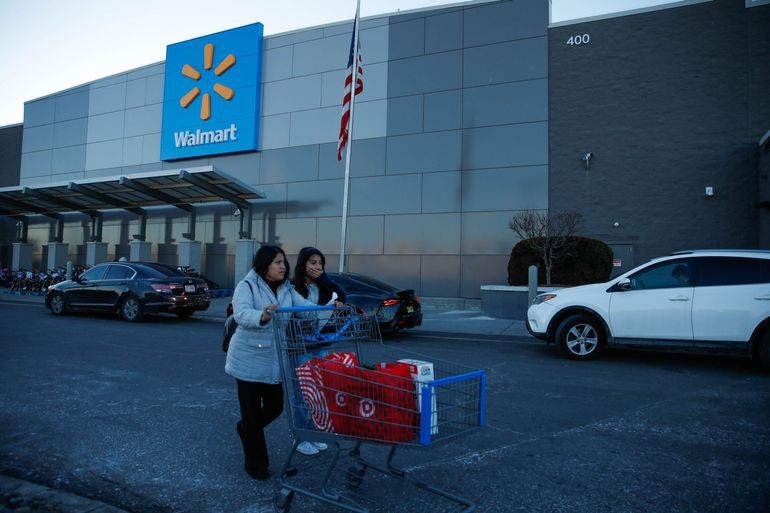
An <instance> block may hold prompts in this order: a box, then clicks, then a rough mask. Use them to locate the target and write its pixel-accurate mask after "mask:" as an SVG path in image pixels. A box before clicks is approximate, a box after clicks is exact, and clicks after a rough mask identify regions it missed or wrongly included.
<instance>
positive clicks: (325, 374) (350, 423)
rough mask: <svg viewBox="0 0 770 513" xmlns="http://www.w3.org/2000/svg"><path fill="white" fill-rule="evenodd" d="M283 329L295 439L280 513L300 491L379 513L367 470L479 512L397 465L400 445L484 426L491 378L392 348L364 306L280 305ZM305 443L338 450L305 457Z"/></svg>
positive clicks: (452, 507) (446, 507) (279, 329)
mask: <svg viewBox="0 0 770 513" xmlns="http://www.w3.org/2000/svg"><path fill="white" fill-rule="evenodd" d="M273 322H274V334H275V341H276V347H277V350H278V353H279V356H280V358H279V360H280V367H281V375H282V378H283V385H284V387H283V388H284V395H285V404H286V412H287V415H288V418H289V425H290V429H291V433H292V436H293V439H294V445H293V447H292V450H291V451H290V453H289V456H288V458H287V459H286V462H285V463H284V466H283V469H282V470H281V473H280V475H281V478H280V483H281V490H280V491H279V492H278V493H277V494H276V495H275V496H274V498H273V506H274V507H275V510H276V511H277V512H279V513H284V512H288V511H289V510H290V508H291V504H292V500H293V498H294V495H295V493H296V494H300V495H304V496H308V497H311V498H314V499H316V500H319V501H322V502H324V503H327V504H331V505H334V506H336V507H339V508H341V509H345V510H348V511H354V512H360V513H367V512H370V511H372V510H376V509H379V508H372V509H370V508H369V507H367V506H366V505H365V504H366V502H367V500H363V499H371V496H372V494H371V493H367V492H363V491H362V485H363V484H364V477H365V476H366V473H367V470H372V471H376V472H379V473H380V474H381V475H382V476H385V477H389V478H394V479H396V480H398V481H399V482H400V483H401V485H400V486H402V487H406V488H408V489H410V490H413V489H414V487H416V488H417V489H419V490H420V494H421V495H423V496H427V497H429V499H428V502H430V503H436V502H437V501H442V505H441V506H440V509H439V511H442V512H443V511H457V512H470V511H473V510H475V505H474V504H473V503H472V502H471V501H469V500H467V499H464V498H461V497H458V496H456V495H454V494H451V493H449V492H446V491H443V490H440V489H438V488H435V487H433V486H431V485H429V484H426V483H424V482H422V481H421V480H418V479H416V478H415V477H414V476H412V475H410V471H408V470H405V469H403V468H399V467H396V466H395V465H394V463H393V459H394V457H395V454H396V449H397V448H398V447H399V446H407V447H408V446H411V447H415V448H425V447H429V446H432V445H434V444H436V443H438V442H442V441H445V440H450V439H453V438H455V437H457V436H460V435H463V434H465V433H468V432H469V431H472V430H474V429H476V428H478V427H480V426H482V425H483V424H484V410H485V406H484V389H485V384H486V377H485V374H484V372H483V371H481V370H472V369H469V368H466V367H463V366H461V365H458V364H453V363H449V362H444V361H441V360H438V359H436V358H432V357H431V358H429V357H426V356H424V355H419V354H415V353H409V352H406V351H404V350H401V349H396V348H394V347H391V346H389V345H386V344H383V343H382V337H381V335H380V330H379V324H378V322H377V319H376V318H375V317H372V316H367V315H365V314H364V313H362V312H360V311H358V310H357V309H356V308H354V307H349V306H345V307H338V308H335V307H323V306H319V307H292V308H279V309H277V310H275V311H274V312H273ZM303 441H309V442H324V443H326V444H327V445H329V450H328V451H326V452H324V453H321V455H318V456H314V457H310V458H306V457H303V456H300V455H298V454H297V451H296V448H297V446H298V445H299V443H300V442H303ZM364 452H366V453H367V456H366V457H365V456H364ZM369 453H371V454H373V455H377V456H378V457H381V458H382V459H384V462H380V460H379V459H373V458H372V457H371V456H370V455H369ZM312 460H317V461H316V462H315V463H309V461H312ZM318 460H320V461H318ZM305 466H307V467H308V468H307V469H305V468H304V467H305ZM311 468H312V472H311V471H310V470H311ZM335 468H340V469H344V470H342V473H343V476H344V477H343V479H342V484H341V485H339V484H338V483H336V482H335V481H334V479H333V476H335V475H336V474H335ZM306 470H307V471H306ZM303 475H312V476H315V478H316V479H315V481H313V480H312V479H310V480H308V479H305V480H303V479H302V478H303ZM376 476H377V475H376V474H375V478H373V479H377V477H376ZM379 479H382V478H379ZM367 481H370V480H367ZM404 483H407V484H404ZM382 489H383V487H382V486H379V490H382ZM385 511H390V509H389V508H387V509H386V510H385ZM421 511H424V509H423V508H421Z"/></svg>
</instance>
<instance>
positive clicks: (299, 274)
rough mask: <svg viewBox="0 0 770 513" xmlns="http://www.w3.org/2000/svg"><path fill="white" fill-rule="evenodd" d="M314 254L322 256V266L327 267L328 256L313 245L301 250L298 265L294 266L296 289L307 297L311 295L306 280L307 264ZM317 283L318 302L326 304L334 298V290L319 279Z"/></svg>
mask: <svg viewBox="0 0 770 513" xmlns="http://www.w3.org/2000/svg"><path fill="white" fill-rule="evenodd" d="M313 255H318V256H319V257H321V266H322V267H323V268H324V269H326V257H325V256H324V254H323V253H321V251H320V250H318V249H316V248H314V247H312V246H306V247H304V248H302V249H300V250H299V255H297V267H295V268H294V289H295V290H296V291H297V292H299V293H300V295H301V296H302V297H304V298H305V299H307V297H308V295H309V292H308V290H307V283H306V282H305V266H306V265H307V261H308V260H310V257H312V256H313ZM316 285H317V286H318V304H319V305H325V304H326V303H328V302H329V300H330V299H331V298H332V290H331V289H329V288H328V287H325V286H324V285H323V284H321V283H319V282H318V281H316Z"/></svg>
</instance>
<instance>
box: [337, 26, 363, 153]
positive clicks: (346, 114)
mask: <svg viewBox="0 0 770 513" xmlns="http://www.w3.org/2000/svg"><path fill="white" fill-rule="evenodd" d="M357 28H358V11H356V19H355V21H354V22H353V37H351V39H350V55H348V73H347V75H346V76H345V96H344V97H343V98H342V119H341V120H340V137H339V141H338V142H337V160H342V150H343V149H345V144H347V142H348V129H349V126H350V103H351V97H350V83H351V82H352V81H353V58H354V57H353V45H355V41H356V29H357ZM361 63H362V60H361V40H360V39H359V40H358V71H356V87H355V94H361V91H363V90H364V79H363V74H364V69H363V67H362V64H361Z"/></svg>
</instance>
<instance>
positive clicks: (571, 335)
mask: <svg viewBox="0 0 770 513" xmlns="http://www.w3.org/2000/svg"><path fill="white" fill-rule="evenodd" d="M604 339H605V336H604V330H603V329H602V327H601V325H600V324H599V322H598V321H597V320H596V319H595V318H593V317H590V316H588V315H572V316H570V317H567V318H566V319H564V320H563V321H562V322H561V324H559V328H558V329H557V330H556V343H557V344H558V345H559V349H560V350H561V352H562V354H563V355H564V356H566V357H567V358H570V359H572V360H588V359H590V358H594V357H595V356H597V355H598V354H599V353H600V352H601V351H602V349H603V348H604Z"/></svg>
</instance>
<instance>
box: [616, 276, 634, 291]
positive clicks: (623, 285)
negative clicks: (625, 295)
mask: <svg viewBox="0 0 770 513" xmlns="http://www.w3.org/2000/svg"><path fill="white" fill-rule="evenodd" d="M615 287H616V289H617V290H620V291H626V290H631V280H630V279H629V278H623V279H622V280H620V281H619V282H617V283H616V284H615Z"/></svg>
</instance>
